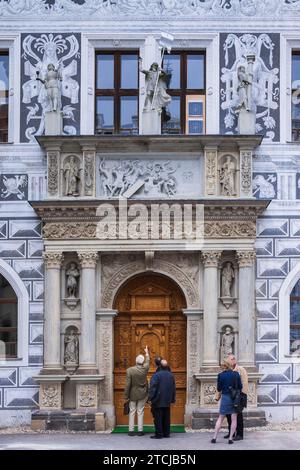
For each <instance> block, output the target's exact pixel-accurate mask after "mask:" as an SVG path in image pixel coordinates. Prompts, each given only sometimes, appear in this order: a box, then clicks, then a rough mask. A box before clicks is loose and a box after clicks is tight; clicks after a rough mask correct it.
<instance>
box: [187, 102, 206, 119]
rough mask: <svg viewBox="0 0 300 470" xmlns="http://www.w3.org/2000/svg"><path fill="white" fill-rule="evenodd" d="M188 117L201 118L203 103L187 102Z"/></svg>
mask: <svg viewBox="0 0 300 470" xmlns="http://www.w3.org/2000/svg"><path fill="white" fill-rule="evenodd" d="M188 114H189V116H203V103H202V102H201V101H189V109H188Z"/></svg>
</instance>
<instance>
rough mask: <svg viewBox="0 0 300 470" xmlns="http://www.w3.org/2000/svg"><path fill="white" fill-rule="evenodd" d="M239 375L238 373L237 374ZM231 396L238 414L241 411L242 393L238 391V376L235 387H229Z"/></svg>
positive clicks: (236, 376)
mask: <svg viewBox="0 0 300 470" xmlns="http://www.w3.org/2000/svg"><path fill="white" fill-rule="evenodd" d="M235 374H238V372H235ZM229 389H230V396H231V399H232V401H233V406H234V408H235V409H236V410H237V413H239V412H240V411H241V409H242V408H241V391H240V389H238V375H235V381H234V387H229Z"/></svg>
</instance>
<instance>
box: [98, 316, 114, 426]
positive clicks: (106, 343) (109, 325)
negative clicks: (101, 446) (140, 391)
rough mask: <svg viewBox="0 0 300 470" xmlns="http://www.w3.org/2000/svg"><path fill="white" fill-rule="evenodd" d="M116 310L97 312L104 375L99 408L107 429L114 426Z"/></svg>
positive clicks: (99, 346) (99, 350)
mask: <svg viewBox="0 0 300 470" xmlns="http://www.w3.org/2000/svg"><path fill="white" fill-rule="evenodd" d="M116 315H117V311H116V310H111V309H106V308H103V309H101V310H99V311H98V312H97V320H98V321H97V331H98V334H97V338H98V355H99V372H100V374H101V375H104V380H103V381H102V382H101V384H100V390H101V393H100V407H101V410H102V411H105V412H106V418H107V424H108V427H114V426H115V420H116V416H115V406H114V381H113V373H114V317H115V316H116Z"/></svg>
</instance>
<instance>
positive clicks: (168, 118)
mask: <svg viewBox="0 0 300 470" xmlns="http://www.w3.org/2000/svg"><path fill="white" fill-rule="evenodd" d="M163 68H164V70H165V71H166V72H167V74H168V76H169V77H170V78H169V81H168V94H169V95H171V97H172V101H171V103H170V104H169V105H168V106H167V107H166V108H165V109H164V110H163V113H162V133H163V134H204V133H205V53H204V52H196V51H193V52H192V51H185V52H173V53H171V54H166V55H165V57H164V62H163Z"/></svg>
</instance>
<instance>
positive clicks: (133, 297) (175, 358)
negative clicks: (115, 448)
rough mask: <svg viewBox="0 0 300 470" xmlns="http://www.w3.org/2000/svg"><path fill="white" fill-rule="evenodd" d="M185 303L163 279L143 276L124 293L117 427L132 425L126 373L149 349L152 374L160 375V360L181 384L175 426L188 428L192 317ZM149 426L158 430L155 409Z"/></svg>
mask: <svg viewBox="0 0 300 470" xmlns="http://www.w3.org/2000/svg"><path fill="white" fill-rule="evenodd" d="M184 307H185V299H184V296H183V294H182V292H181V291H180V289H179V288H178V287H177V285H175V284H174V283H173V282H172V281H171V280H169V279H167V278H165V277H163V276H158V275H153V274H152V275H142V276H138V277H136V278H134V279H132V280H131V281H129V282H128V283H127V284H126V285H125V286H124V287H123V288H122V289H121V291H120V292H119V294H118V296H117V299H116V303H115V308H116V309H117V310H118V316H117V317H116V318H115V324H114V361H115V363H114V398H115V408H116V419H117V424H128V416H124V415H123V404H124V388H125V379H126V369H127V368H128V367H130V366H132V365H135V358H136V356H137V355H138V354H144V348H145V347H146V346H148V348H149V352H150V371H149V374H148V379H149V380H150V378H151V376H152V375H153V373H154V372H155V370H156V366H155V364H154V359H155V357H157V356H161V357H163V358H165V359H167V361H168V363H169V365H170V367H171V370H172V372H173V374H174V376H175V382H176V403H175V405H172V408H171V419H172V423H173V424H182V423H183V422H184V407H185V401H186V317H185V316H184V315H183V313H182V309H183V308H184ZM144 422H145V424H152V423H153V418H152V415H151V412H150V407H149V405H146V408H145V417H144Z"/></svg>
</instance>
